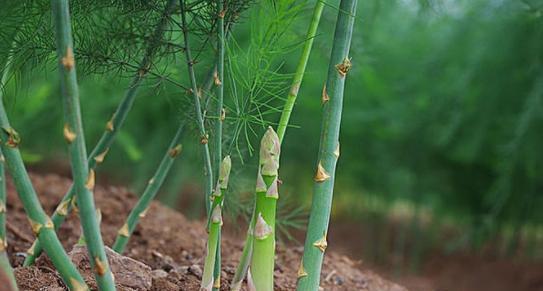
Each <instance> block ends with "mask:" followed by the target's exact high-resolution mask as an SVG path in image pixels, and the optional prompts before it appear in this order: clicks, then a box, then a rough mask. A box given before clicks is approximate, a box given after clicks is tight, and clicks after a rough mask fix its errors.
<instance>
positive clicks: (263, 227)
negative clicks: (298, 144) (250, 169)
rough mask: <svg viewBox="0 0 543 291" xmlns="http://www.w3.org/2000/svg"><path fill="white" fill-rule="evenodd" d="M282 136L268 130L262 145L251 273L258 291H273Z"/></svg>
mask: <svg viewBox="0 0 543 291" xmlns="http://www.w3.org/2000/svg"><path fill="white" fill-rule="evenodd" d="M280 149H281V145H280V143H279V137H278V136H277V134H276V133H275V131H274V130H273V128H271V127H269V128H268V130H267V131H266V133H265V134H264V137H262V141H261V143H260V162H259V168H258V175H257V182H256V204H255V213H256V221H255V226H254V233H253V236H254V240H253V255H252V257H251V266H250V268H251V271H250V272H251V274H252V276H253V283H254V285H255V287H256V290H259V291H273V270H274V265H275V264H274V263H275V211H276V206H277V199H279V193H278V189H277V175H278V171H279V154H280Z"/></svg>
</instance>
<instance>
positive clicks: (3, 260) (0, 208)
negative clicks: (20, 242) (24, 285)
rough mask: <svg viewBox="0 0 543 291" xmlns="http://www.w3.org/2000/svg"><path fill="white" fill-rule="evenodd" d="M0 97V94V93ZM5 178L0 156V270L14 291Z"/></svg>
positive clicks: (2, 161)
mask: <svg viewBox="0 0 543 291" xmlns="http://www.w3.org/2000/svg"><path fill="white" fill-rule="evenodd" d="M0 95H1V93H0ZM5 179H6V177H5V173H4V157H3V156H1V154H0V270H1V271H3V272H4V274H6V275H7V276H8V278H9V281H10V285H11V286H9V287H10V288H8V289H9V290H15V289H16V287H17V282H15V275H14V274H13V268H12V267H11V264H10V263H9V258H8V253H7V247H8V241H7V237H6V180H5Z"/></svg>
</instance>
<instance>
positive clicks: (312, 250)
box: [297, 0, 357, 291]
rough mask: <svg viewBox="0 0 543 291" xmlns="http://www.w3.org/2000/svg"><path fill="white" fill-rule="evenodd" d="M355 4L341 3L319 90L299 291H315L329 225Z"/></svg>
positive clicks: (347, 0)
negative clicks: (320, 116)
mask: <svg viewBox="0 0 543 291" xmlns="http://www.w3.org/2000/svg"><path fill="white" fill-rule="evenodd" d="M356 4H357V0H341V3H340V7H339V13H338V19H337V23H336V31H335V34H334V42H333V46H332V54H331V57H330V65H329V68H328V78H327V82H326V87H325V88H324V90H323V102H324V105H323V119H322V128H321V141H320V149H319V157H318V164H317V171H316V174H315V178H314V180H315V183H314V192H313V193H314V194H313V201H312V204H311V212H310V217H309V225H308V229H307V234H306V240H305V246H304V255H303V259H302V262H301V264H300V270H299V272H298V288H297V290H301V291H314V290H318V289H319V283H320V274H321V268H322V260H323V257H324V251H325V250H326V247H327V241H326V234H327V232H328V223H329V221H330V210H331V208H332V196H333V192H334V178H335V171H336V164H337V160H338V158H339V130H340V125H341V111H342V107H343V91H344V88H345V78H346V76H347V73H348V71H349V69H350V67H351V61H350V59H349V49H350V46H351V38H352V33H353V26H354V19H355V13H356Z"/></svg>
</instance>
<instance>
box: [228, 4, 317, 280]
mask: <svg viewBox="0 0 543 291" xmlns="http://www.w3.org/2000/svg"><path fill="white" fill-rule="evenodd" d="M323 9H324V1H321V0H318V1H317V3H316V4H315V7H314V8H313V15H312V17H311V22H310V24H309V28H308V30H307V34H306V41H305V43H304V47H303V51H302V55H301V56H300V60H299V62H298V66H297V67H296V72H295V74H294V78H293V80H292V84H291V87H290V91H289V93H288V96H287V99H286V101H285V106H284V108H283V111H282V112H281V117H280V119H279V124H278V126H277V135H278V136H279V142H280V143H282V142H283V138H284V137H285V133H286V130H287V128H288V124H289V121H290V115H291V113H292V110H293V108H294V105H295V103H296V98H297V97H298V92H299V90H300V86H301V84H302V80H303V77H304V75H305V69H306V66H307V62H308V61H309V56H310V54H311V49H312V47H313V40H314V39H315V37H316V35H317V28H318V26H319V22H320V18H321V15H322V11H323ZM255 221H256V217H255V210H254V209H253V214H252V216H251V220H250V223H249V231H248V233H247V238H246V239H245V244H244V246H243V252H242V255H241V258H240V262H239V264H238V267H237V268H236V272H235V274H234V278H233V280H232V285H231V290H232V291H238V290H241V283H242V282H243V279H244V278H245V276H246V274H247V270H248V268H249V262H250V260H251V254H252V249H253V234H252V229H253V228H254V225H255Z"/></svg>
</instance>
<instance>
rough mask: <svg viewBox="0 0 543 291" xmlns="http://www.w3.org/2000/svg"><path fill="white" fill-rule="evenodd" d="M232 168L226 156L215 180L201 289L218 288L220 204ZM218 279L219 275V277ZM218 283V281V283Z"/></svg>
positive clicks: (228, 157) (221, 203) (230, 161)
mask: <svg viewBox="0 0 543 291" xmlns="http://www.w3.org/2000/svg"><path fill="white" fill-rule="evenodd" d="M231 168H232V160H231V159H230V156H226V157H225V158H224V159H223V161H222V162H221V165H220V170H219V178H218V180H217V186H216V187H215V191H214V192H213V195H212V196H211V199H212V204H211V207H212V209H213V211H212V214H211V217H210V219H209V222H208V232H209V236H208V241H207V253H206V257H205V261H204V273H203V276H202V285H201V289H204V290H212V289H214V288H220V286H217V277H216V276H215V275H214V274H215V266H216V265H217V262H216V261H217V260H219V259H220V258H219V257H218V256H217V253H218V251H217V249H218V248H219V246H220V238H221V236H220V235H221V227H222V223H223V222H222V205H223V201H224V194H225V192H226V189H227V188H228V180H229V177H230V169H231ZM219 279H220V277H219ZM219 285H220V283H219Z"/></svg>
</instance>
